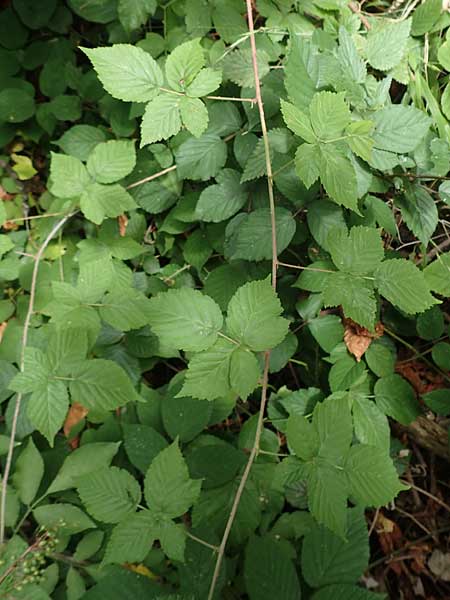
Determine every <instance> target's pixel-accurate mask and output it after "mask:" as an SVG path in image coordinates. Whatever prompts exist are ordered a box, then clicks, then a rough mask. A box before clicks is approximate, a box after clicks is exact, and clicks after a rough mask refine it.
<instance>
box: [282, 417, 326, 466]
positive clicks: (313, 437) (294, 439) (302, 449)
mask: <svg viewBox="0 0 450 600" xmlns="http://www.w3.org/2000/svg"><path fill="white" fill-rule="evenodd" d="M286 435H287V440H288V443H289V447H290V448H292V450H293V451H294V453H295V454H296V455H297V456H298V457H299V458H301V459H302V460H305V461H308V460H310V459H312V458H313V457H314V456H316V455H317V453H318V452H319V445H320V444H319V434H318V433H317V430H316V429H315V427H314V426H313V425H312V424H311V423H310V422H309V421H308V420H307V419H305V417H303V416H301V415H296V414H291V415H290V416H289V418H288V420H287V429H286Z"/></svg>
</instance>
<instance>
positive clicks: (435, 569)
mask: <svg viewBox="0 0 450 600" xmlns="http://www.w3.org/2000/svg"><path fill="white" fill-rule="evenodd" d="M428 566H429V568H430V571H431V572H432V573H433V575H435V576H436V577H437V578H438V579H441V580H442V581H450V552H441V550H433V554H432V555H431V556H430V559H429V560H428Z"/></svg>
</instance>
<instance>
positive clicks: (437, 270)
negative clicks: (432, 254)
mask: <svg viewBox="0 0 450 600" xmlns="http://www.w3.org/2000/svg"><path fill="white" fill-rule="evenodd" d="M423 274H424V277H425V281H426V282H427V284H428V285H429V286H430V289H431V290H433V292H437V293H438V294H441V295H442V296H449V295H450V252H447V253H446V254H438V256H437V257H436V259H435V260H434V261H433V262H432V263H430V264H429V265H428V266H427V267H425V269H424V271H423Z"/></svg>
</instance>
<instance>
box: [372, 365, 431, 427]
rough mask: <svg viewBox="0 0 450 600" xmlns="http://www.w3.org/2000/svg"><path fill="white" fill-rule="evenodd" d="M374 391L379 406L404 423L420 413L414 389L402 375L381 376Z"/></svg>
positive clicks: (387, 413) (406, 423) (412, 419)
mask: <svg viewBox="0 0 450 600" xmlns="http://www.w3.org/2000/svg"><path fill="white" fill-rule="evenodd" d="M374 391H375V401H376V403H377V406H378V408H379V409H380V410H382V411H383V412H384V413H385V414H386V415H388V416H390V417H392V418H394V419H395V420H396V421H399V422H400V423H402V424H403V425H409V423H411V422H412V421H414V420H415V419H416V418H417V417H418V416H419V415H420V407H419V404H418V402H417V400H416V396H415V393H414V390H413V388H412V387H411V385H410V384H409V383H408V382H407V381H406V380H405V379H403V377H401V376H400V375H397V374H396V373H395V374H392V375H388V376H387V377H381V379H379V380H378V381H377V382H376V384H375V390H374Z"/></svg>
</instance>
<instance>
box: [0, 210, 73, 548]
mask: <svg viewBox="0 0 450 600" xmlns="http://www.w3.org/2000/svg"><path fill="white" fill-rule="evenodd" d="M74 214H75V212H73V213H70V214H68V215H66V216H65V217H64V218H62V219H60V220H59V221H58V222H57V223H56V224H55V225H54V227H53V228H52V230H51V231H50V233H49V234H48V235H47V237H46V238H45V240H44V241H43V243H42V245H41V247H40V248H39V250H38V251H37V253H36V256H35V258H34V267H33V274H32V277H31V288H30V299H29V302H28V311H27V315H26V317H25V323H24V326H23V333H22V343H21V351H20V370H21V371H23V370H24V367H25V349H26V347H27V342H28V331H29V329H30V322H31V317H32V316H33V312H34V299H35V296H36V283H37V276H38V272H39V264H40V261H41V258H42V256H43V254H44V252H45V250H46V248H47V246H48V245H49V243H50V241H51V240H52V239H53V237H54V236H55V235H56V234H57V233H58V231H59V230H60V229H61V227H63V226H64V225H65V224H66V223H67V221H68V220H69V219H70V218H71V217H72V216H73V215H74ZM21 402H22V393H20V392H19V393H18V394H17V396H16V405H15V407H14V415H13V418H12V423H11V436H10V441H9V447H8V454H7V457H6V464H5V471H4V473H3V479H2V492H1V500H0V546H1V545H3V543H4V541H5V516H6V515H5V512H6V490H7V486H8V479H9V473H10V471H11V462H12V456H13V452H14V444H15V438H16V430H17V421H18V419H19V412H20V405H21Z"/></svg>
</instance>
